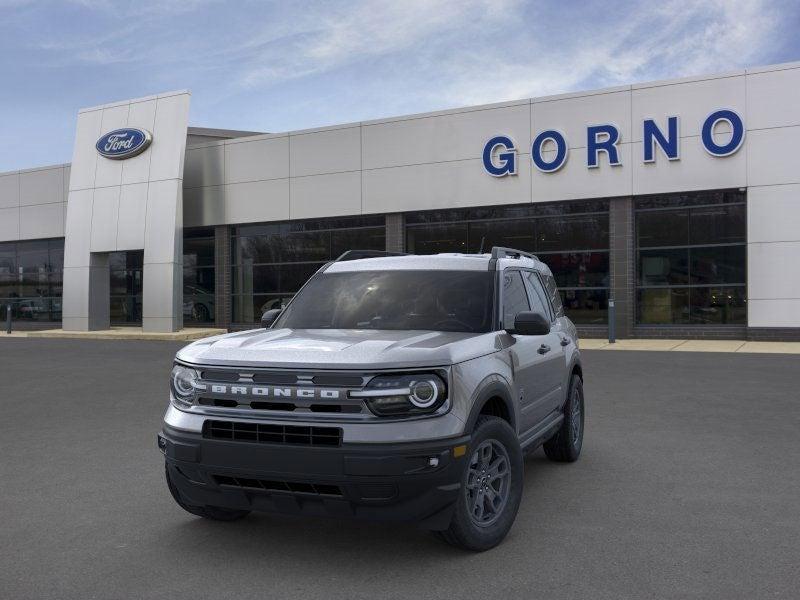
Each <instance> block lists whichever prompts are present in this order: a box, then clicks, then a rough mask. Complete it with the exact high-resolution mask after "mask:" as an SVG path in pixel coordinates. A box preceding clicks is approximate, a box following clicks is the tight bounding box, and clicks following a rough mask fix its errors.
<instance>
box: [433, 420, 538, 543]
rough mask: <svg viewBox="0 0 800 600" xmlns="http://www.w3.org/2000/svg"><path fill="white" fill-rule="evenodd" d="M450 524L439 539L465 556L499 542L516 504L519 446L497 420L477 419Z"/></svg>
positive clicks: (520, 481) (519, 477)
mask: <svg viewBox="0 0 800 600" xmlns="http://www.w3.org/2000/svg"><path fill="white" fill-rule="evenodd" d="M468 456H469V457H470V458H469V461H468V463H467V465H466V466H465V469H464V475H463V477H462V485H461V494H460V495H459V498H458V501H457V502H456V509H455V511H454V513H453V520H452V521H451V523H450V526H449V528H448V529H446V530H445V531H442V532H440V533H439V536H440V537H441V538H442V539H444V540H445V541H446V542H448V543H450V544H452V545H454V546H458V547H460V548H464V549H466V550H473V551H483V550H488V549H489V548H493V547H494V546H496V545H497V544H499V543H500V542H502V541H503V539H504V538H505V537H506V534H507V533H508V531H509V530H510V529H511V526H512V525H513V524H514V519H516V517H517V511H518V510H519V503H520V500H521V499H522V485H523V462H522V450H521V449H520V446H519V441H518V440H517V436H516V434H515V433H514V430H513V429H511V427H510V426H509V424H508V423H506V422H505V421H503V420H502V419H499V418H497V417H489V416H483V417H481V418H480V419H478V423H477V425H476V426H475V431H474V433H473V435H472V441H471V443H470V447H469V453H468Z"/></svg>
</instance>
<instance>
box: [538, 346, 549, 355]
mask: <svg viewBox="0 0 800 600" xmlns="http://www.w3.org/2000/svg"><path fill="white" fill-rule="evenodd" d="M537 352H538V353H539V354H547V353H548V352H550V346H548V345H547V344H542V345H541V346H539V349H538V350H537Z"/></svg>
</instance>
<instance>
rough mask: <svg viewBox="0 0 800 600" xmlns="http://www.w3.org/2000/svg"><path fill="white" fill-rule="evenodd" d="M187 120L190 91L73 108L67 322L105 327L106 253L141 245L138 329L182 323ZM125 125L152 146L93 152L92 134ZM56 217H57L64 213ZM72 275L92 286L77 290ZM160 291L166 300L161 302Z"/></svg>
mask: <svg viewBox="0 0 800 600" xmlns="http://www.w3.org/2000/svg"><path fill="white" fill-rule="evenodd" d="M188 120H189V94H188V92H173V93H168V94H161V95H159V96H155V97H148V98H142V99H138V100H130V101H125V102H117V103H114V104H110V105H105V106H100V107H95V108H91V109H85V110H82V111H81V112H80V113H79V114H78V127H77V131H76V135H75V150H74V153H73V164H72V169H71V173H70V185H69V190H70V191H69V201H68V207H67V217H66V221H67V222H66V240H65V248H64V299H63V305H64V313H63V314H64V323H63V326H64V327H65V328H67V329H68V328H70V327H72V328H78V329H92V328H106V327H108V291H107V289H106V288H107V287H108V259H107V255H108V253H109V252H114V251H118V250H144V263H145V264H144V267H145V268H144V279H143V288H144V298H143V314H144V318H143V328H144V329H145V330H146V331H175V330H176V329H180V328H181V327H182V325H183V323H182V320H183V314H182V308H181V303H182V297H183V282H182V262H183V250H182V247H183V168H184V155H185V153H186V133H187V127H188ZM123 127H139V128H144V129H147V130H149V131H150V132H151V133H152V135H153V142H152V144H151V146H150V147H149V148H148V149H147V150H145V151H144V152H143V153H142V154H140V155H138V156H136V157H133V158H130V159H126V160H111V159H108V158H105V157H101V156H99V154H98V153H97V150H96V148H95V143H96V142H97V140H98V138H99V137H100V136H101V135H102V134H104V133H108V132H109V131H111V130H114V129H120V128H123ZM61 215H62V219H63V211H61ZM76 281H79V282H82V283H81V285H84V284H85V285H87V286H89V287H90V288H91V289H89V290H79V289H78V288H79V287H80V286H78V285H77V284H76ZM164 295H166V296H168V298H169V301H168V302H166V304H165V303H164V301H163V299H164V298H163V297H164ZM151 317H152V318H151Z"/></svg>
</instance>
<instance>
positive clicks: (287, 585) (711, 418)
mask: <svg viewBox="0 0 800 600" xmlns="http://www.w3.org/2000/svg"><path fill="white" fill-rule="evenodd" d="M178 347H180V345H179V344H172V343H166V342H130V341H123V342H99V341H76V340H44V339H8V340H0V407H1V408H2V419H0V515H1V516H2V522H1V523H0V597H2V598H9V599H11V598H14V599H24V598H59V599H64V598H76V599H77V598H80V599H87V598H103V599H111V598H126V599H127V598H159V599H164V598H193V599H200V598H215V599H220V598H303V599H306V598H325V599H328V600H330V599H334V598H343V599H348V600H352V599H354V598H370V599H375V598H411V597H413V598H459V599H463V598H479V597H482V598H486V597H490V596H491V597H495V598H543V597H552V598H591V599H593V600H597V599H601V598H609V599H612V598H613V599H615V600H619V599H622V598H636V599H644V598H647V599H649V598H659V599H660V598H704V599H707V598H723V599H726V600H731V599H734V598H747V599H748V600H752V599H757V598H796V597H797V593H798V592H797V586H798V583H800V570H798V564H800V542H798V540H800V392H798V387H797V383H796V376H797V372H798V367H800V359H799V358H798V357H797V356H788V355H754V354H700V353H680V352H673V353H669V354H667V353H661V352H613V351H611V352H609V351H586V352H585V353H584V356H585V358H584V362H585V378H586V393H587V424H586V426H587V435H586V438H585V442H584V453H583V456H582V457H581V460H580V461H579V462H578V463H575V464H573V465H556V464H553V463H549V462H548V461H547V460H546V459H545V458H544V456H543V454H542V453H541V451H538V452H536V453H534V454H532V455H531V456H529V457H528V458H527V460H526V475H525V477H526V479H525V493H524V498H523V501H522V506H521V509H520V513H519V516H518V517H517V522H516V524H515V526H514V528H513V529H512V530H511V533H510V535H509V537H508V539H507V540H506V541H505V543H504V544H503V545H501V546H500V547H498V548H496V549H494V550H492V551H489V552H488V553H483V554H468V553H464V552H462V551H458V550H455V549H453V548H451V547H449V546H446V545H443V544H442V543H440V542H439V541H437V540H436V539H434V538H433V537H432V536H430V535H428V534H426V533H424V532H420V531H417V530H415V529H413V528H410V527H405V526H399V525H380V524H377V525H376V524H368V523H358V522H349V521H336V520H325V519H300V518H275V517H271V516H267V515H257V514H254V515H251V516H250V517H249V518H247V519H245V520H244V521H240V522H236V523H215V522H208V521H204V520H202V519H198V518H195V517H192V516H190V515H188V514H186V513H184V512H183V511H182V510H181V509H179V508H178V507H177V506H176V505H175V504H174V503H173V501H172V498H171V497H170V495H169V493H168V491H167V488H166V485H165V483H164V480H163V468H162V460H161V456H160V454H159V453H158V451H157V449H156V442H155V440H156V438H155V433H156V431H157V430H158V428H159V423H160V418H161V415H162V413H163V410H164V408H165V403H166V389H167V376H168V373H169V370H170V368H171V357H172V355H173V353H174V352H175V350H176V349H177V348H178Z"/></svg>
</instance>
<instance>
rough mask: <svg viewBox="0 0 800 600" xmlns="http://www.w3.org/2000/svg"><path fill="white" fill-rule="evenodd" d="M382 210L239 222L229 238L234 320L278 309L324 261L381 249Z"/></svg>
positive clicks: (254, 317) (249, 320) (383, 232)
mask: <svg viewBox="0 0 800 600" xmlns="http://www.w3.org/2000/svg"><path fill="white" fill-rule="evenodd" d="M385 249H386V227H385V217H384V216H383V215H376V216H369V217H338V218H332V219H309V220H304V221H291V222H288V223H265V224H257V225H240V226H238V227H235V228H234V230H233V237H232V272H231V275H232V288H233V315H232V316H233V322H235V323H252V322H255V321H257V320H258V319H260V318H261V314H262V312H264V310H269V309H271V308H281V307H282V306H284V305H286V303H287V302H288V301H289V300H290V299H291V298H292V296H293V295H294V294H295V293H296V292H297V290H299V289H300V287H301V286H302V285H303V284H304V283H305V282H306V281H307V280H308V278H309V277H311V276H312V275H313V274H314V273H316V272H317V270H319V268H320V267H322V266H323V265H324V264H325V263H326V262H328V261H331V260H334V259H336V258H338V257H339V256H341V255H342V254H343V253H344V252H346V251H347V250H385Z"/></svg>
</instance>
